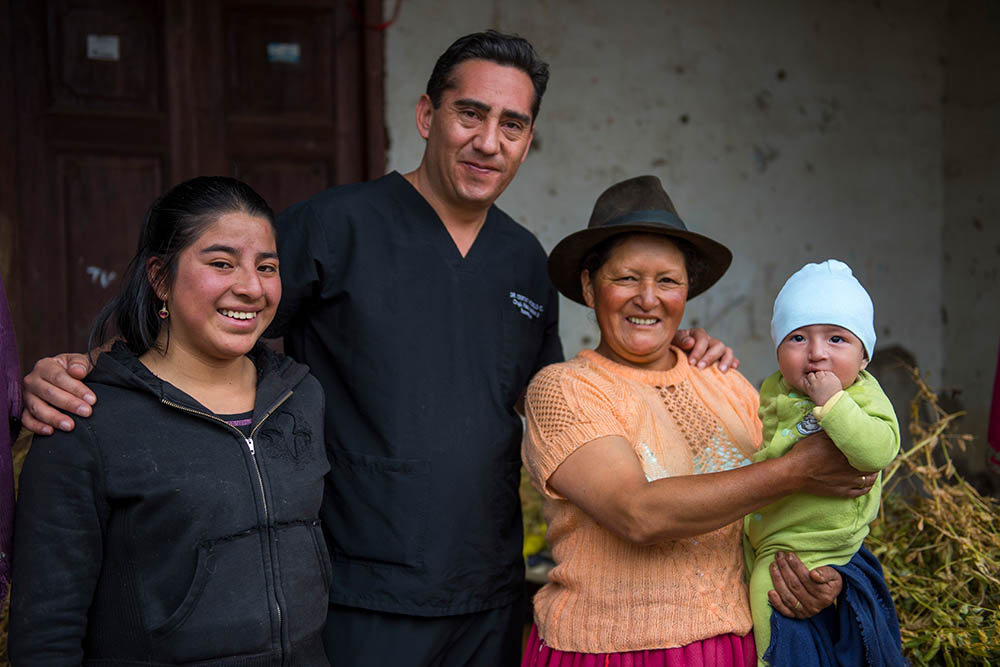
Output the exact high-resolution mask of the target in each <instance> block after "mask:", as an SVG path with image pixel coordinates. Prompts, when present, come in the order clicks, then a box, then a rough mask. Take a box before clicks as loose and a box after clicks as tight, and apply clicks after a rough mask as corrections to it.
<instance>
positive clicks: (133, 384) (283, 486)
mask: <svg viewBox="0 0 1000 667" xmlns="http://www.w3.org/2000/svg"><path fill="white" fill-rule="evenodd" d="M249 356H250V358H251V359H252V360H253V362H254V364H255V365H256V367H257V375H258V383H257V395H256V401H255V405H254V410H253V423H252V424H253V425H252V427H251V432H250V437H249V438H248V437H245V436H244V435H243V433H241V432H240V430H239V429H237V428H236V427H234V426H230V425H229V424H227V423H226V422H225V421H223V420H221V419H219V418H218V417H217V416H215V415H213V414H212V413H211V411H209V410H208V409H206V408H205V407H204V406H202V405H200V404H199V403H198V402H197V401H196V400H194V399H193V398H192V397H190V396H188V395H187V394H185V393H184V392H182V391H180V390H179V389H177V388H176V387H173V386H172V385H170V384H168V383H166V382H164V381H162V380H160V379H159V378H157V377H156V376H154V375H153V374H152V373H150V372H149V370H147V369H146V367H145V366H143V365H142V363H141V362H140V361H139V360H138V358H137V357H136V356H135V355H134V354H132V353H131V352H129V351H128V350H127V349H126V348H125V346H124V345H122V344H121V343H119V344H117V345H116V346H115V347H114V349H113V350H112V351H111V352H108V353H105V354H103V355H101V357H100V358H99V359H98V361H97V365H96V367H95V368H94V370H93V371H92V372H91V374H90V375H89V376H88V378H87V384H88V385H89V386H90V388H91V389H92V390H93V391H94V393H95V394H96V396H97V399H98V406H99V408H98V409H95V410H94V414H93V416H92V417H91V418H89V419H77V420H76V424H77V426H76V428H75V429H74V430H73V431H72V432H70V433H62V432H59V433H56V434H55V435H52V436H49V437H36V438H35V440H34V443H33V445H32V448H31V452H30V453H29V455H28V458H27V461H26V462H25V466H24V471H23V473H22V476H21V482H20V499H19V502H18V506H17V515H16V520H15V547H14V584H13V593H12V608H11V615H10V616H11V624H10V656H11V658H12V660H13V662H14V664H15V665H70V664H86V665H112V664H113V665H115V666H116V667H129V666H132V665H165V664H171V665H173V664H188V663H193V662H197V663H198V664H199V665H205V666H208V665H227V666H229V665H254V666H258V665H260V666H263V665H309V666H312V665H326V664H327V661H326V658H325V655H324V652H323V645H322V639H321V634H322V628H323V623H324V621H325V618H326V610H327V597H328V590H329V587H330V562H329V555H328V553H327V549H326V544H325V541H324V539H323V535H322V531H321V527H320V523H319V519H318V513H319V508H320V505H321V501H322V497H323V477H324V475H325V473H326V472H327V470H328V469H329V464H328V463H327V458H326V453H325V450H324V445H323V400H324V399H323V392H322V390H321V389H320V386H319V383H318V382H317V381H316V380H315V379H314V378H313V377H312V376H311V375H309V374H308V369H307V367H305V366H303V365H301V364H298V363H296V362H294V361H292V360H291V359H288V358H286V357H281V356H279V355H276V354H275V353H273V352H271V351H270V350H268V349H267V348H266V347H264V346H261V345H258V346H257V347H256V348H255V349H254V350H253V351H252V352H251V354H250V355H249Z"/></svg>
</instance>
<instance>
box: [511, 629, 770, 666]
mask: <svg viewBox="0 0 1000 667" xmlns="http://www.w3.org/2000/svg"><path fill="white" fill-rule="evenodd" d="M756 665H757V651H756V649H755V648H754V643H753V632H750V633H748V634H747V635H746V636H744V637H740V636H739V635H732V634H729V635H719V636H718V637H710V638H708V639H703V640H701V641H698V642H692V643H690V644H688V645H687V646H681V647H679V648H660V649H652V650H649V651H629V652H627V653H573V652H569V651H557V650H556V649H554V648H550V647H548V646H546V645H545V643H544V642H543V641H542V640H541V639H539V637H538V628H537V627H535V626H534V625H532V626H531V635H530V636H529V637H528V645H527V646H526V647H525V649H524V657H523V658H521V667H756Z"/></svg>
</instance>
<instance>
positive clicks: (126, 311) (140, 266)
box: [87, 176, 274, 354]
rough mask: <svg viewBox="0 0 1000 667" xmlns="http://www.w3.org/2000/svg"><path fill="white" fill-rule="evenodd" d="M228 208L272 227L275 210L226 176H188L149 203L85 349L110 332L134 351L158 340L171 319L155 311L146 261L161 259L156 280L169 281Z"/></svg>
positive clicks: (157, 304)
mask: <svg viewBox="0 0 1000 667" xmlns="http://www.w3.org/2000/svg"><path fill="white" fill-rule="evenodd" d="M227 213H245V214H247V215H250V216H254V217H261V218H266V219H267V221H268V222H270V223H271V228H272V229H274V211H272V210H271V207H270V206H268V205H267V202H266V201H264V199H263V197H261V196H260V195H259V194H257V193H256V192H255V191H254V190H253V188H251V187H250V186H249V185H247V184H246V183H243V182H242V181H238V180H236V179H235V178H229V177H227V176H199V177H197V178H192V179H191V180H189V181H184V182H183V183H178V184H177V185H175V186H174V187H172V188H171V189H170V190H168V191H167V192H166V193H165V194H164V195H162V196H161V197H160V198H158V199H157V200H156V201H155V202H153V205H152V206H150V207H149V211H147V212H146V219H145V220H144V221H143V223H142V230H141V231H140V233H139V247H138V249H137V250H136V253H135V257H133V258H132V261H131V262H130V263H129V266H128V269H126V271H125V275H124V276H122V286H121V290H120V291H119V292H118V294H117V295H116V296H115V297H114V298H113V299H112V300H111V301H110V302H109V303H108V304H107V305H106V306H104V308H103V309H102V310H101V312H100V313H99V314H98V316H97V320H96V321H95V322H94V326H93V327H92V328H91V331H90V340H89V341H88V345H87V347H88V349H90V350H94V349H96V348H98V347H101V346H103V345H104V344H105V343H107V342H108V341H109V340H111V339H112V338H114V337H118V338H121V339H122V340H123V341H124V342H125V344H126V345H127V346H128V348H129V349H130V350H131V351H132V352H134V353H135V354H143V353H145V352H146V351H147V350H149V349H150V348H152V347H153V346H154V345H156V340H157V338H158V337H159V335H160V327H162V326H164V324H165V323H168V322H169V320H163V319H160V317H159V316H158V315H157V311H158V310H159V309H160V306H161V302H160V299H159V298H157V296H156V291H155V290H154V288H153V285H151V284H150V276H149V275H148V272H147V265H148V263H149V260H150V259H152V258H154V257H155V258H157V259H159V260H160V265H161V267H162V268H161V270H160V272H159V275H157V276H155V277H154V279H155V280H156V281H157V282H162V283H163V284H166V285H167V286H169V285H171V284H172V283H173V280H174V276H175V275H176V273H177V258H178V256H179V255H180V254H181V252H183V251H184V249H185V248H187V247H188V246H190V245H191V244H192V243H194V242H195V241H196V240H197V239H198V237H199V236H201V235H202V233H203V232H204V231H205V230H206V229H207V228H208V227H209V225H211V224H212V223H213V222H215V221H216V220H218V219H219V217H220V216H223V215H225V214H227ZM112 325H113V327H114V331H112Z"/></svg>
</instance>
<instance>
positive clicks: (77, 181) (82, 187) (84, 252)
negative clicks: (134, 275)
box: [57, 154, 163, 349]
mask: <svg viewBox="0 0 1000 667" xmlns="http://www.w3.org/2000/svg"><path fill="white" fill-rule="evenodd" d="M57 165H58V167H57V169H58V174H59V190H58V192H59V201H60V203H61V204H62V207H63V210H62V214H61V216H60V217H61V218H62V220H64V221H65V227H64V229H65V233H66V248H68V255H69V267H68V269H69V270H68V275H67V281H68V283H69V285H68V297H69V298H68V303H67V306H66V317H65V319H66V323H67V324H68V325H69V337H70V340H71V341H81V342H86V340H87V334H88V332H89V331H90V326H91V325H92V324H93V320H94V316H95V315H96V314H97V312H98V311H100V309H101V307H103V306H104V304H105V303H107V302H108V300H109V299H110V298H111V297H112V296H113V295H114V294H115V293H116V292H117V291H118V289H119V288H120V287H121V282H122V281H121V278H122V274H123V273H124V271H125V267H126V266H127V263H128V260H129V259H130V258H131V257H132V256H133V255H134V254H135V248H136V241H137V238H138V230H139V223H140V222H141V221H142V219H143V217H144V216H145V214H146V210H147V209H148V208H149V204H150V203H151V202H152V201H153V199H154V198H156V197H157V196H158V195H159V194H160V191H161V189H162V183H163V168H162V164H161V162H160V160H158V159H156V158H152V157H128V156H115V155H99V154H98V155H60V156H59V157H58V159H57ZM129 230H134V231H133V233H131V234H129V233H127V232H128V231H129ZM78 349H83V348H82V347H81V348H78Z"/></svg>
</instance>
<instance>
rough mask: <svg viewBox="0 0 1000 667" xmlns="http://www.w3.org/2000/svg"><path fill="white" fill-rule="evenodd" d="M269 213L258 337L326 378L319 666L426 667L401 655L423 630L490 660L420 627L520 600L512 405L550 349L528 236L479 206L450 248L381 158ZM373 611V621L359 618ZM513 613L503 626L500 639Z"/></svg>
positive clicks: (552, 353)
mask: <svg viewBox="0 0 1000 667" xmlns="http://www.w3.org/2000/svg"><path fill="white" fill-rule="evenodd" d="M278 227H279V233H278V250H279V255H280V259H281V277H282V281H281V282H282V288H283V294H282V299H281V305H280V307H279V309H278V314H277V316H276V318H275V322H274V324H273V325H272V331H271V335H284V336H285V350H286V352H287V353H288V354H289V355H291V356H292V357H294V358H295V359H297V360H299V361H301V362H304V363H306V364H308V365H309V367H310V369H311V370H312V372H313V374H314V375H315V376H316V377H317V378H318V379H319V381H320V382H321V383H322V385H323V387H324V388H325V390H326V420H325V425H326V443H327V451H328V454H329V456H330V464H331V466H332V469H331V471H330V473H329V475H328V476H327V487H326V493H325V497H324V505H323V513H322V517H323V520H324V528H325V531H326V536H327V541H328V545H329V549H330V556H331V558H332V560H333V572H332V577H331V586H330V602H331V616H330V622H329V623H328V624H327V651H328V653H330V658H331V660H332V662H333V664H352V665H353V664H372V665H375V664H388V662H389V661H391V660H399V659H402V660H403V662H402V664H431V662H432V661H433V660H434V657H433V655H432V656H428V657H426V658H425V657H421V656H419V655H417V654H418V653H419V652H420V651H421V650H424V649H421V648H420V645H421V644H426V643H430V644H431V646H430V647H429V648H427V649H426V650H427V651H430V652H433V653H434V655H445V654H444V653H441V651H442V650H443V651H446V652H447V651H450V652H451V654H450V655H451V657H450V658H445V662H444V663H442V664H449V663H451V662H453V661H454V660H457V659H458V658H457V657H456V656H458V655H459V654H460V653H461V651H464V650H469V651H471V652H473V653H475V654H477V655H480V658H478V659H479V660H480V662H474V663H470V664H501V663H500V662H499V661H498V656H494V657H493V658H492V659H490V658H489V656H488V655H486V653H488V652H489V651H490V650H491V649H490V648H489V644H488V643H485V642H486V641H487V640H486V639H482V638H480V639H476V638H475V637H473V636H472V635H470V640H469V646H467V647H465V648H461V647H458V648H456V647H454V646H451V647H450V648H445V649H440V647H438V644H440V642H438V641H437V640H432V639H429V637H431V635H432V634H434V633H435V632H437V631H436V630H432V629H431V626H435V627H444V626H447V624H453V625H454V626H455V627H456V628H458V627H462V628H464V627H465V626H466V625H468V623H469V618H468V617H460V616H459V615H467V614H472V613H481V612H487V611H488V610H500V609H501V608H504V607H510V608H511V609H514V608H515V606H516V609H517V610H518V611H519V610H520V605H521V603H522V597H523V562H522V558H521V541H522V536H521V518H520V503H519V499H518V492H517V488H518V479H519V469H520V437H521V421H520V418H519V417H518V415H517V414H516V412H515V411H514V405H515V403H516V401H517V400H518V398H519V397H520V396H521V394H522V392H523V390H524V388H525V386H526V385H527V383H528V381H529V380H530V379H531V377H532V375H533V374H534V373H535V371H537V370H538V369H539V368H541V367H542V366H544V365H547V364H550V363H554V362H557V361H561V360H562V348H561V346H560V342H559V337H558V331H557V321H556V320H557V308H558V302H557V295H556V291H555V289H554V288H553V287H552V286H551V284H550V282H549V279H548V275H547V273H546V257H545V252H544V250H543V249H542V247H541V245H540V244H539V243H538V241H537V240H536V239H535V238H534V236H533V235H532V234H531V233H530V232H528V231H527V230H526V229H524V228H523V227H521V226H520V225H518V224H517V223H515V222H514V221H513V220H512V219H511V218H510V217H509V216H507V215H506V214H505V213H503V212H502V211H500V210H499V209H498V208H496V207H495V206H494V207H491V208H490V210H489V213H488V215H487V217H486V221H485V223H484V225H483V227H482V229H481V231H480V232H479V236H478V237H477V239H476V241H475V243H474V244H473V246H472V248H471V249H470V250H469V252H468V254H467V255H466V256H465V257H464V258H463V257H462V256H461V254H460V253H459V251H458V249H457V247H456V246H455V243H454V242H453V240H452V238H451V236H450V235H449V234H448V231H447V230H446V229H445V227H444V225H443V223H442V222H441V220H440V218H439V217H438V216H437V214H436V213H435V212H434V210H433V209H432V208H431V207H430V205H429V204H428V203H427V202H426V201H425V200H424V199H423V197H421V195H420V194H419V193H418V192H417V191H416V190H415V189H414V188H413V187H412V186H411V185H410V184H409V183H408V182H407V181H406V180H405V179H404V178H403V177H402V176H401V175H400V174H398V173H395V172H393V173H391V174H388V175H386V176H384V177H382V178H380V179H378V180H377V181H373V182H371V183H363V184H357V185H350V186H344V187H339V188H334V189H331V190H327V191H326V192H323V193H321V194H319V195H317V196H315V197H313V198H312V199H309V200H307V201H305V202H302V203H300V204H297V205H295V206H293V207H292V208H290V209H289V210H288V211H286V212H285V213H283V214H282V215H281V216H280V218H279V224H278ZM352 608H353V609H352ZM354 610H357V612H356V613H355V612H354ZM361 610H368V612H363V611H361ZM371 612H384V613H382V614H373V613H371ZM352 614H353V615H354V617H355V618H354V619H353V620H352V619H351V618H350V617H351V616H352ZM512 614H516V612H515V611H510V612H509V613H508V612H503V613H502V614H501V617H496V616H497V614H496V613H494V614H493V616H494V617H496V618H493V619H492V620H487V621H486V623H487V624H488V625H492V626H494V627H492V628H485V629H483V630H482V632H483V633H485V632H487V631H489V632H490V633H493V634H496V632H497V631H498V629H497V627H496V626H497V625H498V624H499V625H506V626H510V625H511V622H510V621H509V619H510V618H511V617H512ZM399 615H402V616H399ZM414 616H416V617H425V618H423V619H414V618H408V617H414ZM431 617H438V618H439V619H440V623H435V622H434V620H433V618H431ZM442 617H452V618H450V619H449V618H442ZM483 617H484V618H488V617H490V614H485V615H484V616H483ZM373 618H375V619H383V620H385V622H386V627H384V628H382V629H381V630H379V631H378V632H377V633H376V632H374V631H373V630H372V628H373V626H372V623H373V621H372V619H373ZM505 619H506V620H505ZM522 620H523V617H520V616H519V617H518V618H517V622H516V623H514V628H513V630H511V629H510V628H505V629H501V634H504V633H506V634H505V636H507V637H508V638H507V640H506V641H507V642H508V643H511V641H510V634H511V633H512V632H514V633H519V626H520V623H521V621H522ZM354 621H357V624H355V623H354ZM454 632H455V631H454V630H453V631H447V630H445V631H442V632H441V637H443V638H448V637H451V638H450V639H448V641H447V642H445V643H448V642H451V643H453V640H454ZM470 632H471V631H470ZM393 633H396V634H397V635H399V636H393ZM418 635H421V636H418ZM408 637H409V638H408ZM372 638H374V640H373V639H372ZM515 639H516V638H515ZM441 641H445V640H444V639H442V640H441ZM371 644H374V645H371ZM477 645H478V648H477ZM359 651H361V653H360V654H359V653H358V652H359ZM515 660H516V656H515ZM454 664H459V663H457V662H456V663H454Z"/></svg>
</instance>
